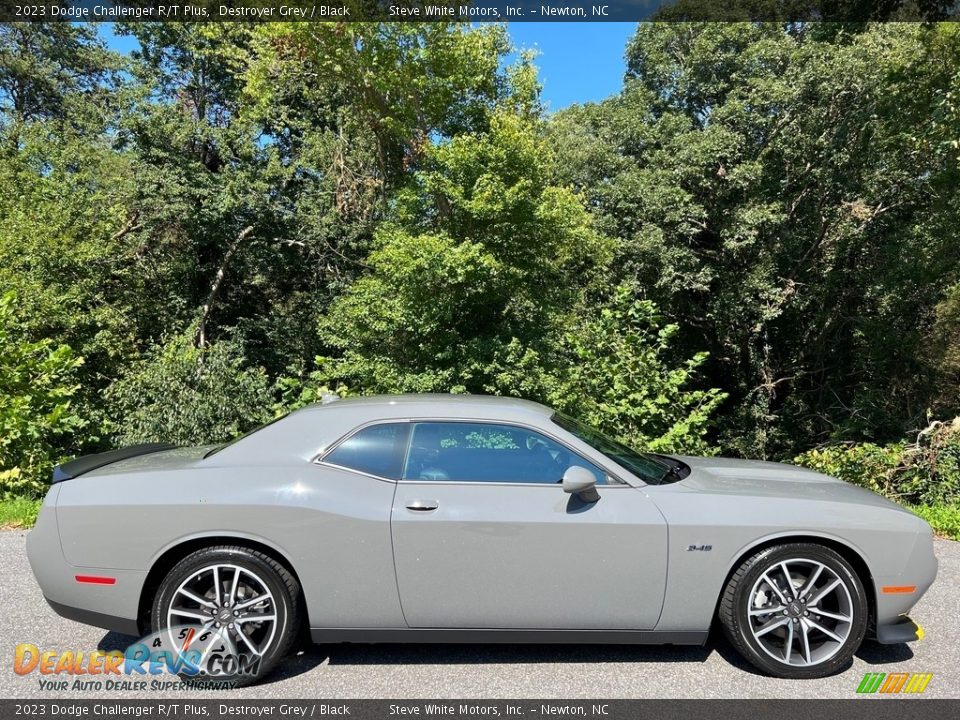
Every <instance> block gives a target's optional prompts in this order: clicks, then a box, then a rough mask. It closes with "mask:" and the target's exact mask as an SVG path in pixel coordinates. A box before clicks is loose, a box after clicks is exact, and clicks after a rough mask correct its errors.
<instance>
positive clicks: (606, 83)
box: [508, 22, 637, 111]
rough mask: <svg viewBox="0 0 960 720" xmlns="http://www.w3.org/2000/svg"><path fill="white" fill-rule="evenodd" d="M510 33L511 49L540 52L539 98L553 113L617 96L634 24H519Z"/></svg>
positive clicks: (537, 62)
mask: <svg viewBox="0 0 960 720" xmlns="http://www.w3.org/2000/svg"><path fill="white" fill-rule="evenodd" d="M508 28H509V30H510V37H511V38H513V42H514V44H515V45H517V46H518V47H521V48H528V49H532V50H537V51H538V52H539V55H538V56H537V59H536V65H537V67H538V68H540V82H541V83H543V99H544V101H545V102H546V105H547V109H548V110H551V111H555V110H562V109H563V108H565V107H568V106H569V105H572V104H573V103H584V102H590V101H595V100H603V99H604V98H606V97H609V96H610V95H613V94H614V93H616V92H619V90H620V87H621V85H622V82H623V72H624V70H625V69H626V65H625V64H624V61H623V51H624V50H625V49H626V47H627V40H629V39H630V37H631V36H632V35H633V33H634V31H635V30H636V29H637V24H636V23H619V22H596V23H567V22H545V23H538V22H522V23H511V24H510V25H509V26H508Z"/></svg>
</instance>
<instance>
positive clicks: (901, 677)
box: [880, 673, 908, 693]
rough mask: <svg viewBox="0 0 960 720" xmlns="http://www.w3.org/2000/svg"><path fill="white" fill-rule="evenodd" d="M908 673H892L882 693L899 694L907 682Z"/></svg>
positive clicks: (882, 688)
mask: <svg viewBox="0 0 960 720" xmlns="http://www.w3.org/2000/svg"><path fill="white" fill-rule="evenodd" d="M907 677H908V675H907V673H890V674H889V675H887V680H886V682H885V683H883V686H882V687H881V688H880V692H882V693H898V692H900V688H902V687H903V684H904V683H905V682H906V681H907Z"/></svg>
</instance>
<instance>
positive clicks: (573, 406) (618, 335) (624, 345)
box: [546, 285, 727, 455]
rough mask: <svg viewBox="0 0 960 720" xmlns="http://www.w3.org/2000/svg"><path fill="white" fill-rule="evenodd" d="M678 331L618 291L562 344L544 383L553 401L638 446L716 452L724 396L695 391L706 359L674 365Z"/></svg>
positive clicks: (628, 292)
mask: <svg viewBox="0 0 960 720" xmlns="http://www.w3.org/2000/svg"><path fill="white" fill-rule="evenodd" d="M677 331H678V327H677V326H676V325H673V324H665V323H664V322H663V318H662V317H661V316H660V314H659V312H658V310H657V308H656V306H655V305H654V304H653V303H651V302H650V301H649V300H638V299H636V293H635V290H634V289H633V288H631V287H630V286H628V285H621V286H619V287H617V288H616V289H615V291H614V293H613V297H612V298H611V299H610V300H609V301H608V302H607V303H605V304H604V306H602V307H600V308H599V309H596V310H593V311H592V312H585V313H583V314H582V315H581V317H580V320H579V322H578V323H577V324H576V325H575V326H574V327H573V328H572V329H571V330H570V331H569V332H568V333H566V335H565V337H564V338H563V342H562V344H561V346H560V351H561V354H562V355H563V359H562V361H561V362H560V363H559V364H560V367H559V369H558V370H557V371H555V372H554V373H551V375H552V377H550V378H548V379H547V380H546V384H547V386H548V388H549V389H548V391H547V393H546V395H547V401H548V403H549V404H551V405H552V406H553V407H555V408H557V409H558V410H562V411H564V412H566V413H568V414H570V415H573V416H575V417H578V418H579V419H581V420H583V421H584V422H586V423H587V424H589V425H592V426H593V427H596V428H598V429H599V430H602V431H604V432H606V433H608V434H610V435H613V436H615V437H618V438H620V439H621V440H623V441H624V442H625V443H627V444H628V445H632V446H633V447H637V448H643V449H645V450H654V451H659V452H681V453H687V454H701V455H712V454H715V453H716V448H714V447H711V446H710V444H709V443H708V442H707V439H706V434H707V430H708V429H709V427H710V423H711V421H712V416H713V413H714V411H715V410H716V408H717V406H718V405H720V403H722V402H723V400H724V399H725V398H726V397H727V396H726V394H725V393H722V392H720V391H719V390H716V389H710V390H698V389H695V388H694V387H692V385H693V380H694V378H695V376H696V374H697V371H698V369H699V368H700V366H701V365H702V364H703V363H704V361H705V360H706V359H707V353H697V354H696V355H694V356H693V357H692V358H689V359H687V360H684V361H680V362H677V361H674V360H672V358H671V347H670V346H671V341H672V340H673V339H674V336H675V335H676V333H677Z"/></svg>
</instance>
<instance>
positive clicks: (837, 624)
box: [747, 557, 855, 667]
mask: <svg viewBox="0 0 960 720" xmlns="http://www.w3.org/2000/svg"><path fill="white" fill-rule="evenodd" d="M749 598H750V601H749V606H748V609H747V616H748V619H749V631H750V633H751V634H752V635H753V638H754V640H755V641H756V643H757V645H759V647H760V648H761V649H762V650H763V651H764V652H765V653H766V654H767V655H769V656H770V657H771V658H773V659H774V660H776V661H778V662H780V663H784V664H786V665H791V666H795V667H808V666H812V665H819V664H821V663H823V662H826V661H827V660H829V659H830V658H832V657H833V656H834V655H835V654H836V653H837V652H839V651H840V649H841V648H842V647H843V646H844V644H845V643H846V641H847V639H848V638H849V636H850V633H851V630H852V628H853V627H854V622H855V618H854V603H853V600H852V598H851V595H850V589H849V588H848V587H847V584H846V583H845V582H844V580H843V578H841V577H840V575H839V574H838V573H837V572H836V571H834V570H833V569H831V568H830V567H829V566H828V565H825V564H824V563H822V562H819V561H817V560H812V559H809V558H804V557H797V558H790V559H787V560H779V561H777V562H775V563H773V564H771V565H770V566H769V567H767V568H766V569H765V570H764V571H763V572H762V573H761V574H760V577H759V578H757V580H756V582H754V584H753V587H752V588H751V590H750V595H749Z"/></svg>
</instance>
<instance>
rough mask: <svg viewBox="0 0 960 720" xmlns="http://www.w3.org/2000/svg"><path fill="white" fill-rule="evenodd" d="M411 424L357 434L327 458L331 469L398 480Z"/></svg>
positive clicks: (376, 427) (395, 425) (382, 427)
mask: <svg viewBox="0 0 960 720" xmlns="http://www.w3.org/2000/svg"><path fill="white" fill-rule="evenodd" d="M409 430H410V424H409V423H387V424H381V425H370V426H369V427H365V428H363V429H362V430H359V431H357V432H355V433H354V434H353V435H351V436H350V437H348V438H347V439H346V440H344V441H343V442H342V443H340V444H339V445H337V447H336V448H334V450H333V452H331V453H329V454H327V455H326V456H324V458H323V461H324V462H325V463H329V464H330V465H339V466H340V467H345V468H349V469H351V470H358V471H359V472H363V473H367V474H369V475H376V476H378V477H384V478H389V479H391V480H398V479H399V478H400V469H401V467H402V466H403V456H404V454H405V452H406V449H407V433H408V432H409Z"/></svg>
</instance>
